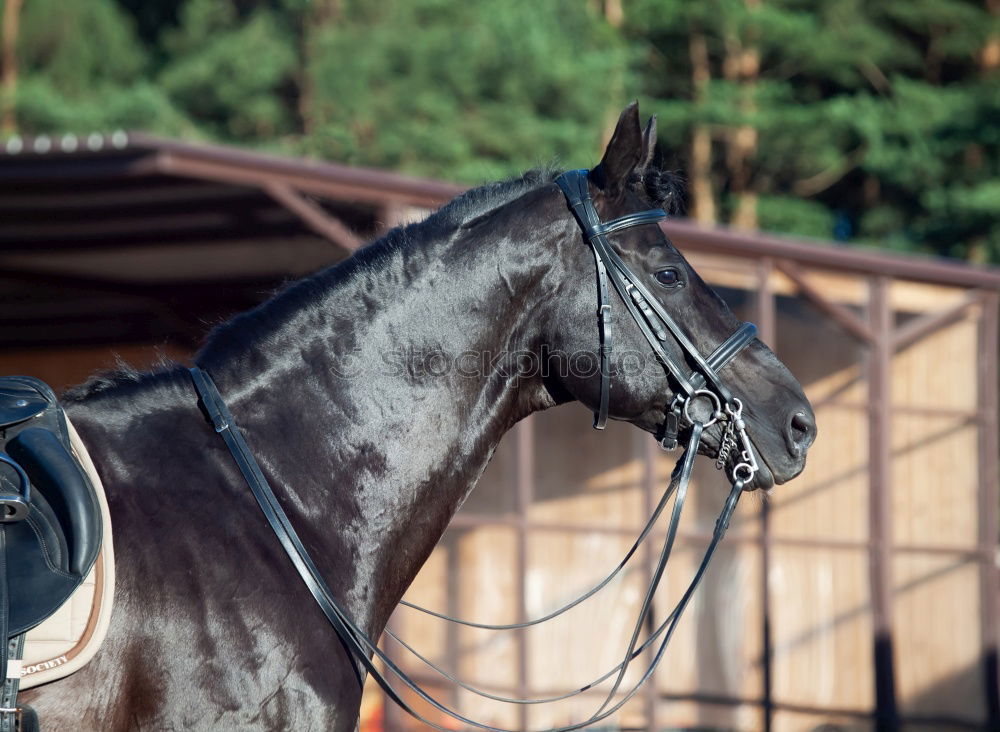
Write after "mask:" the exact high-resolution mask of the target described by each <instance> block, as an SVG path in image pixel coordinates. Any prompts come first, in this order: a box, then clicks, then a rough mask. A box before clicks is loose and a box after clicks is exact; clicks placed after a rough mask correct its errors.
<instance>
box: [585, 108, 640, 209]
mask: <svg viewBox="0 0 1000 732" xmlns="http://www.w3.org/2000/svg"><path fill="white" fill-rule="evenodd" d="M654 127H655V126H654ZM647 129H648V128H647ZM643 147H644V146H643V134H642V130H641V129H640V127H639V102H637V101H636V102H632V103H631V104H630V105H628V106H627V107H625V109H624V111H622V114H621V117H619V118H618V125H617V126H616V127H615V133H614V134H613V135H612V136H611V142H609V143H608V148H607V150H605V151H604V157H603V158H601V164H600V165H598V166H597V168H595V169H594V173H595V178H596V182H597V183H598V185H600V186H601V188H603V189H604V192H605V193H606V194H608V195H609V196H618V195H620V194H621V193H622V192H624V191H625V190H626V189H627V188H628V183H629V177H630V176H631V175H632V172H633V171H634V170H635V169H636V167H637V166H638V165H639V164H640V163H641V162H643V156H644V154H645V151H644V149H643Z"/></svg>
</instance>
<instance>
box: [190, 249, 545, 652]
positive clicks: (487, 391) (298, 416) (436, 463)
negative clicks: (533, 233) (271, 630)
mask: <svg viewBox="0 0 1000 732" xmlns="http://www.w3.org/2000/svg"><path fill="white" fill-rule="evenodd" d="M475 239H476V237H474V236H473V237H454V236H453V237H448V238H445V239H442V240H441V241H438V242H434V243H433V244H429V245H425V246H423V247H420V248H417V247H401V248H398V249H395V250H392V251H390V252H389V253H388V255H387V256H386V255H385V253H383V256H382V257H381V261H380V265H381V266H380V267H379V268H378V270H377V271H376V270H374V269H373V270H371V271H370V272H369V271H365V270H364V268H362V267H360V266H356V267H355V271H354V276H353V277H351V278H349V279H348V280H347V281H341V282H339V283H333V282H332V281H334V280H336V279H337V277H338V276H339V273H337V272H336V271H331V272H327V273H324V274H322V275H319V276H318V277H316V278H314V279H313V280H311V281H308V282H307V283H306V284H305V285H301V286H300V287H306V288H309V289H310V290H311V291H317V290H318V291H321V292H322V293H323V295H322V296H321V297H320V298H319V299H318V300H315V299H314V300H313V301H310V302H309V304H308V305H305V306H302V307H300V308H298V309H295V308H292V309H289V306H288V303H286V302H283V298H280V297H279V298H278V299H277V300H275V301H274V302H273V303H272V305H270V306H269V307H270V308H271V309H273V310H274V311H276V312H279V313H281V312H282V311H285V312H284V315H286V317H285V319H284V322H283V323H282V325H281V326H280V327H275V328H273V329H271V330H268V331H267V332H266V333H261V331H259V330H257V335H258V337H257V338H256V340H255V341H254V342H253V343H252V344H251V345H250V346H249V347H248V348H247V349H245V350H244V351H242V352H240V353H236V354H230V355H229V356H227V357H226V358H224V359H221V360H218V359H216V358H215V356H214V354H213V353H212V352H211V349H209V351H208V352H207V353H205V354H203V357H202V358H200V359H199V362H200V363H201V364H202V365H203V366H204V367H205V368H207V369H208V370H209V371H210V373H212V375H213V376H214V377H215V379H216V382H217V383H218V385H219V388H220V390H221V391H222V394H223V395H224V397H225V398H226V399H227V400H228V401H229V403H230V408H231V410H232V411H233V413H234V415H235V417H236V419H237V421H238V422H239V423H240V424H241V426H242V428H243V429H244V431H245V432H246V434H247V439H248V442H249V443H250V445H251V448H252V449H253V450H254V452H255V454H256V456H257V458H258V460H259V461H260V462H261V465H262V466H263V469H264V472H265V473H266V474H267V475H268V477H269V478H270V479H271V480H272V482H273V484H274V486H275V488H276V491H277V492H278V494H279V496H280V497H281V499H282V503H283V505H284V506H285V507H286V509H287V510H288V511H289V513H290V514H291V515H292V521H293V524H294V525H295V526H296V528H297V529H298V530H299V532H300V534H302V535H303V538H304V540H305V541H306V544H307V546H309V547H310V548H311V549H312V550H313V553H314V558H315V559H316V561H317V563H318V564H319V565H320V567H321V569H322V570H324V572H325V573H326V575H327V577H328V579H329V581H330V583H331V586H333V588H334V591H335V592H336V593H337V595H338V596H339V597H340V598H341V599H342V600H343V601H344V602H345V605H346V609H347V610H348V612H349V613H351V614H352V615H353V616H354V618H355V619H356V621H357V622H359V624H361V625H362V626H363V627H366V628H367V630H368V631H369V632H370V633H372V634H373V635H375V634H377V633H378V632H380V631H381V629H382V627H383V626H384V623H385V622H386V620H387V619H388V615H389V614H390V613H391V611H392V608H393V607H395V605H396V603H397V602H398V600H399V598H400V597H401V596H402V594H403V592H405V590H406V587H407V586H408V585H409V583H410V582H411V581H412V579H413V577H414V576H415V575H416V572H417V571H418V570H419V568H420V566H421V565H422V564H423V562H424V560H425V559H426V557H427V556H428V554H429V553H430V551H431V550H432V549H433V547H434V545H435V544H436V543H437V541H438V539H439V538H440V536H441V534H442V533H443V532H444V529H445V528H446V526H447V524H448V522H449V521H450V519H451V517H452V515H453V514H454V513H455V511H456V510H457V509H458V507H459V506H460V505H461V503H462V501H463V500H464V499H465V497H466V496H467V495H468V493H469V492H470V490H471V489H472V487H473V486H474V485H475V483H476V481H477V480H478V478H479V477H480V475H481V474H482V472H483V470H484V469H485V467H486V464H487V462H488V460H489V458H490V456H491V455H492V453H493V451H494V449H495V448H496V446H497V444H498V443H499V441H500V438H501V437H502V435H503V434H504V432H506V431H507V430H508V429H509V428H510V427H511V426H512V425H513V424H514V423H515V422H516V421H518V420H519V419H521V418H523V417H524V416H526V415H527V414H529V413H530V412H532V411H536V410H538V409H541V408H544V407H546V406H550V405H551V398H550V397H549V396H548V395H547V392H546V391H545V389H544V388H543V387H542V384H541V380H540V379H539V378H537V377H528V378H524V377H523V376H522V378H520V379H518V378H517V375H516V374H515V373H514V372H512V371H511V370H505V369H496V368H490V367H489V366H490V361H491V358H492V357H495V356H497V355H499V354H503V353H515V352H519V353H527V354H537V353H538V349H539V347H540V337H539V334H538V332H537V323H538V321H539V319H538V318H537V317H536V315H537V313H538V310H539V307H538V306H539V305H540V304H541V302H542V295H543V293H544V289H545V288H544V287H543V286H541V281H542V280H544V278H545V274H546V272H547V267H546V266H545V265H544V264H541V263H539V262H538V261H535V258H533V257H531V256H525V251H526V249H527V251H530V247H531V244H530V243H525V242H523V241H521V240H519V238H518V237H514V236H511V235H509V234H508V233H505V232H502V231H500V232H494V235H493V236H492V237H491V238H490V240H489V241H476V240H475ZM536 251H539V252H541V251H542V248H541V247H536ZM536 256H537V255H536ZM349 266H350V265H349ZM295 296H296V294H295V293H294V292H293V293H290V294H289V295H288V296H287V297H292V298H294V297H295ZM264 310H265V311H266V310H267V308H265V309H264ZM255 318H256V320H255ZM266 318H267V313H266V312H261V313H257V314H256V315H255V316H253V317H251V318H249V319H247V322H246V323H244V325H245V327H246V328H248V329H249V331H250V332H254V331H255V329H256V326H258V325H259V322H260V321H263V320H266ZM459 355H461V356H462V361H461V362H460V363H456V362H455V357H458V356H459ZM483 364H486V365H487V368H483Z"/></svg>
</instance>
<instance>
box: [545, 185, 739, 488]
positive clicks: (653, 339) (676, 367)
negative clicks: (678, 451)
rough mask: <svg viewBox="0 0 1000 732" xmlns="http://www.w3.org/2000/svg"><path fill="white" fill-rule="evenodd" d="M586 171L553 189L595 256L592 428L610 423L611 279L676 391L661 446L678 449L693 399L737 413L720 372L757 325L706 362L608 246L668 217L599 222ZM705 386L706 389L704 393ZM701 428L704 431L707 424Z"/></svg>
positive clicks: (657, 213) (641, 215)
mask: <svg viewBox="0 0 1000 732" xmlns="http://www.w3.org/2000/svg"><path fill="white" fill-rule="evenodd" d="M588 172H589V171H587V170H569V171H567V172H565V173H563V174H562V175H560V176H559V177H558V178H556V185H558V186H559V188H560V189H562V192H563V194H565V196H566V201H567V203H568V204H569V207H570V210H571V211H572V212H573V215H574V216H576V220H577V221H578V222H579V224H580V227H581V228H582V229H583V235H584V237H585V238H586V240H587V243H588V244H589V245H590V248H591V250H593V252H594V261H595V263H596V265H597V317H598V333H599V337H600V361H601V401H600V406H599V407H598V409H597V411H596V412H595V413H594V427H596V428H597V429H599V430H602V429H604V426H605V425H606V424H607V422H608V404H609V401H610V394H611V353H612V342H611V299H610V292H609V290H608V280H609V279H610V280H611V284H613V285H614V287H615V290H617V291H618V294H619V295H620V296H621V299H622V302H624V303H625V306H626V307H627V308H628V310H629V313H631V315H632V319H633V320H635V322H636V324H637V325H638V326H639V330H641V331H642V334H643V336H644V337H645V338H646V341H647V342H648V343H649V346H650V348H652V349H653V353H655V354H656V357H657V358H658V359H659V360H660V362H661V363H662V364H663V366H664V368H666V370H667V372H668V373H669V374H670V376H671V377H673V380H674V383H675V384H676V386H677V392H676V396H675V397H674V400H673V402H672V403H671V405H670V407H669V410H668V415H667V420H666V423H665V425H664V430H663V433H664V436H663V443H664V447H667V448H668V449H671V448H673V447H674V446H676V444H677V430H678V428H679V426H680V422H681V418H682V417H684V418H686V420H687V422H689V423H690V422H692V421H693V420H692V419H691V417H692V415H691V414H690V404H691V402H693V401H694V400H696V399H699V398H705V399H708V400H709V401H710V402H711V403H712V406H713V407H714V408H713V409H712V410H711V414H712V417H713V420H712V421H714V420H717V419H720V418H722V416H723V406H724V405H729V406H730V407H732V408H733V409H735V408H736V405H737V400H734V398H733V395H732V394H731V393H730V391H729V388H728V387H727V386H726V383H725V382H724V381H723V380H722V378H721V377H720V376H719V373H718V372H719V371H720V370H721V369H722V367H723V366H725V365H726V364H727V363H729V362H730V361H731V360H732V359H733V358H734V357H735V356H736V354H738V353H739V352H740V351H742V350H743V349H744V348H745V347H746V346H747V345H748V344H749V343H750V341H752V340H753V339H754V338H755V337H756V336H757V326H755V325H754V324H753V323H743V325H741V326H740V327H739V328H738V329H737V330H736V332H735V333H733V334H732V335H731V336H729V338H727V339H726V340H725V341H724V342H723V343H722V344H721V345H720V346H719V347H718V348H716V349H715V350H714V351H713V352H712V353H711V354H709V355H708V357H706V358H703V357H702V355H701V353H700V352H699V351H698V349H697V348H695V346H694V344H693V343H691V340H690V339H689V338H688V337H687V335H685V333H684V331H683V330H681V328H680V326H678V325H677V321H675V320H674V319H673V317H671V315H670V314H669V313H668V312H667V311H666V310H664V309H663V307H662V306H661V305H660V303H659V302H657V300H656V298H655V297H653V295H652V294H650V292H649V290H647V289H646V286H645V285H643V284H642V281H641V280H640V279H639V278H638V277H636V276H635V275H634V274H633V273H632V271H631V270H630V269H629V268H628V265H626V264H625V262H624V261H622V258H621V257H620V256H618V253H617V252H616V251H615V250H614V248H612V246H611V244H610V243H609V242H608V235H609V234H614V233H616V232H618V231H623V230H625V229H630V228H632V227H633V226H642V225H644V224H656V223H658V222H660V221H663V220H664V219H666V218H667V213H666V212H665V211H664V210H663V209H660V208H654V209H650V210H649V211H640V212H638V213H631V214H626V215H625V216H621V217H619V218H617V219H613V220H611V221H606V222H602V221H601V219H600V217H599V216H598V215H597V210H596V209H595V208H594V202H593V200H591V198H590V187H589V185H588V183H587V173H588ZM671 336H672V337H673V339H674V341H675V342H676V343H677V345H678V346H680V348H681V350H682V351H683V352H684V355H685V356H687V357H688V358H689V359H690V360H691V361H692V362H693V363H694V364H695V370H694V371H689V370H688V368H687V366H686V364H685V363H683V362H681V361H679V360H678V359H676V358H675V357H674V356H672V355H671V354H670V353H669V352H668V351H667V350H666V349H665V348H664V347H663V344H664V343H665V342H666V341H667V339H668V338H669V337H671ZM706 386H708V387H710V388H706ZM685 409H687V410H688V412H689V413H688V414H685ZM705 426H706V427H707V426H708V423H706V425H705ZM748 482H749V481H748Z"/></svg>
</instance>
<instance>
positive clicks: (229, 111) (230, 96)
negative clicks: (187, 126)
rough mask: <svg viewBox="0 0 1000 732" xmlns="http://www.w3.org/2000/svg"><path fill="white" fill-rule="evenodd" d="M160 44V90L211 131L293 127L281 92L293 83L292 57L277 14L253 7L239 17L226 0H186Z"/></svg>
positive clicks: (251, 133) (235, 135) (237, 136)
mask: <svg viewBox="0 0 1000 732" xmlns="http://www.w3.org/2000/svg"><path fill="white" fill-rule="evenodd" d="M163 46H164V48H165V49H166V50H167V51H168V53H169V59H170V61H169V62H168V64H167V65H166V67H165V68H164V69H163V71H162V72H161V73H160V75H159V82H160V84H161V85H162V88H163V89H164V90H165V91H166V93H167V94H168V95H169V97H170V99H171V100H172V101H173V103H174V104H175V105H176V106H177V107H178V108H179V109H181V110H183V111H184V112H186V113H187V114H188V115H189V116H190V117H191V118H192V119H196V120H198V122H199V125H200V126H201V127H202V128H203V129H205V130H206V131H207V132H209V133H210V134H211V135H212V136H216V137H220V138H222V139H233V140H247V139H249V140H253V139H267V138H273V137H276V136H279V135H283V134H287V133H288V132H289V131H290V130H291V129H292V125H293V121H292V120H293V113H292V110H290V109H289V106H288V103H287V99H285V98H283V97H282V91H283V90H285V89H287V88H290V87H291V85H292V84H293V83H294V74H295V71H296V62H297V59H296V55H295V46H294V42H293V38H292V36H291V34H290V32H289V31H288V29H287V27H286V24H285V22H284V19H283V18H282V17H281V16H280V15H278V14H276V13H274V12H271V11H269V10H267V9H264V8H258V9H255V10H254V11H253V12H252V13H251V14H250V15H249V16H248V17H246V18H240V17H239V16H238V15H237V13H236V11H235V9H234V8H233V6H231V5H229V4H227V3H221V2H219V1H218V0H190V1H189V2H188V3H187V4H186V5H185V6H184V7H183V8H182V11H181V22H180V26H179V27H178V28H176V29H170V30H168V31H166V32H165V33H164V36H163Z"/></svg>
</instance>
